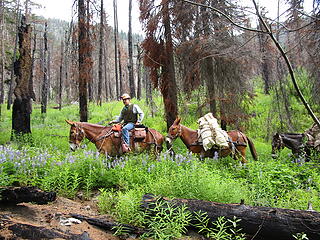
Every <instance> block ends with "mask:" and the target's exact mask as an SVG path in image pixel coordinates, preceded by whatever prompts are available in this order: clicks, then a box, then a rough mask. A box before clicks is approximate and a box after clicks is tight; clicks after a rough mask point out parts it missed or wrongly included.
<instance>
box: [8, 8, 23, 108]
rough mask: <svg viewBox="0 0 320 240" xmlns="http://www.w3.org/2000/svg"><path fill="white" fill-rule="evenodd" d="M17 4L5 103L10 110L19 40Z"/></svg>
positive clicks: (19, 14)
mask: <svg viewBox="0 0 320 240" xmlns="http://www.w3.org/2000/svg"><path fill="white" fill-rule="evenodd" d="M18 8H19V4H18V7H17V17H16V29H17V34H16V35H15V43H14V50H13V59H12V65H11V77H10V85H9V91H8V102H7V109H8V110H10V107H11V104H12V94H13V85H14V81H13V80H14V71H15V66H14V64H15V62H16V60H17V48H18V40H19V36H18V34H19V29H18V28H19V22H20V17H21V12H20V10H18Z"/></svg>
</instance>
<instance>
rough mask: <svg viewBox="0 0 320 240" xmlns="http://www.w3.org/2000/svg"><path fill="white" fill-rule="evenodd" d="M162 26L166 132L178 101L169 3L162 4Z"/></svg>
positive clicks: (162, 86)
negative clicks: (163, 36)
mask: <svg viewBox="0 0 320 240" xmlns="http://www.w3.org/2000/svg"><path fill="white" fill-rule="evenodd" d="M163 25H164V35H165V55H166V60H165V61H166V62H165V65H164V66H163V72H162V74H163V76H162V84H161V92H162V96H163V102H164V108H165V114H166V121H167V130H168V129H169V128H170V126H171V125H172V124H173V122H174V120H175V119H176V117H177V116H178V101H177V83H176V77H175V68H174V58H173V43H172V36H171V25H170V15H169V3H168V2H167V1H166V2H165V3H164V4H163Z"/></svg>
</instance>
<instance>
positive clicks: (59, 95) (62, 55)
mask: <svg viewBox="0 0 320 240" xmlns="http://www.w3.org/2000/svg"><path fill="white" fill-rule="evenodd" d="M60 55H61V57H60V67H59V86H58V103H59V110H60V111H61V108H62V86H63V64H64V62H63V60H64V44H63V40H61V53H60Z"/></svg>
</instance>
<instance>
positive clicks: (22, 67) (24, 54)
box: [11, 16, 33, 139]
mask: <svg viewBox="0 0 320 240" xmlns="http://www.w3.org/2000/svg"><path fill="white" fill-rule="evenodd" d="M19 52H20V55H19V59H18V60H17V61H16V62H15V75H16V76H17V77H16V83H17V84H16V87H15V89H14V95H15V97H16V98H15V100H14V104H13V109H12V130H13V131H12V136H11V139H12V138H14V135H21V134H26V133H31V128H30V115H31V111H32V110H31V97H32V93H33V89H32V86H30V75H31V64H32V59H31V28H30V25H28V24H26V22H25V17H24V16H23V17H22V18H21V26H20V27H19Z"/></svg>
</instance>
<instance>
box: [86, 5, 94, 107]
mask: <svg viewBox="0 0 320 240" xmlns="http://www.w3.org/2000/svg"><path fill="white" fill-rule="evenodd" d="M89 4H90V0H87V21H86V29H87V31H86V38H87V41H86V43H87V49H88V50H87V52H86V59H87V61H86V62H87V64H88V66H87V70H88V72H87V74H88V79H87V83H88V95H89V96H88V97H89V102H93V98H94V96H93V94H94V93H93V73H92V44H91V34H90V18H91V17H90V5H89Z"/></svg>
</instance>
